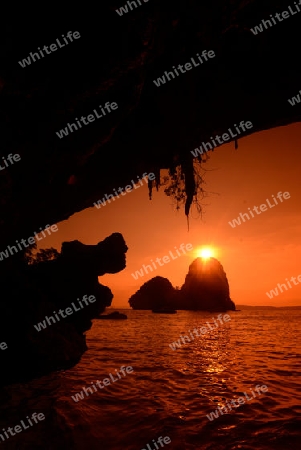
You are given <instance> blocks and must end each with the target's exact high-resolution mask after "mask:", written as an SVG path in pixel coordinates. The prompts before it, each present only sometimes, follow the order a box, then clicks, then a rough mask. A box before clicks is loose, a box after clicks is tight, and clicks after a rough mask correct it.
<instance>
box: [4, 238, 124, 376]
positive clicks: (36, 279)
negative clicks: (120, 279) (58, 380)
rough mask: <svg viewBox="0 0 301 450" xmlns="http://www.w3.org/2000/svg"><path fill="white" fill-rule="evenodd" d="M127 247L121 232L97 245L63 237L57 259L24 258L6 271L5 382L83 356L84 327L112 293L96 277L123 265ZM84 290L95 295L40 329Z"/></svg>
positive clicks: (64, 364)
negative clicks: (37, 326) (27, 261)
mask: <svg viewBox="0 0 301 450" xmlns="http://www.w3.org/2000/svg"><path fill="white" fill-rule="evenodd" d="M126 251H127V246H126V244H125V242H124V239H123V237H122V235H121V234H119V233H114V234H112V235H111V236H109V237H107V238H106V239H105V240H104V241H102V242H99V243H98V244H97V245H84V244H82V243H81V242H79V241H73V242H64V243H63V244H62V251H61V253H60V255H59V257H58V258H57V259H56V260H53V261H46V262H43V263H39V264H35V265H30V266H27V265H26V264H25V263H23V264H22V263H21V261H20V264H19V270H16V271H15V272H14V273H13V274H11V276H10V277H7V276H6V277H5V279H4V278H3V277H1V288H2V290H3V292H6V295H7V297H6V298H7V299H8V300H9V306H7V305H5V303H4V302H2V305H1V306H2V307H1V314H0V330H1V336H0V339H1V342H2V341H5V342H6V343H7V346H8V348H7V349H6V350H2V351H1V354H0V356H1V367H2V369H1V374H0V381H1V382H2V383H13V382H15V381H20V380H26V379H29V378H31V377H33V376H37V375H42V374H45V373H47V372H49V371H51V370H55V369H62V368H67V367H70V366H72V365H74V364H75V363H77V362H78V361H79V360H80V357H81V356H82V354H83V353H84V351H85V350H86V349H87V347H86V340H85V336H84V335H83V332H84V331H87V330H88V329H89V328H90V327H91V325H92V322H91V320H92V319H93V318H95V317H97V316H98V315H99V314H100V313H102V312H103V311H104V310H105V307H106V306H110V305H111V301H112V298H113V294H112V292H111V290H110V289H109V288H108V287H106V286H102V285H101V284H99V283H98V278H97V277H98V276H99V275H104V274H105V273H117V272H119V271H121V270H123V269H124V268H125V253H126ZM84 295H88V296H90V295H94V296H95V297H96V301H95V302H93V303H91V304H88V306H86V305H84V307H83V308H82V309H80V310H79V311H76V312H73V313H72V314H71V315H69V316H67V317H66V318H61V319H60V321H57V323H51V324H50V325H47V327H46V328H45V329H41V330H40V331H37V330H36V329H35V327H34V325H35V324H38V323H39V322H42V321H43V319H45V316H48V317H50V316H54V312H58V311H59V310H60V309H66V308H68V307H70V305H71V303H72V302H74V303H75V304H76V305H77V307H78V301H77V299H78V298H79V299H80V300H81V299H82V297H83V296H84ZM4 299H5V297H4ZM4 305H5V307H4ZM78 309H79V307H78Z"/></svg>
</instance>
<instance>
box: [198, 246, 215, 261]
mask: <svg viewBox="0 0 301 450" xmlns="http://www.w3.org/2000/svg"><path fill="white" fill-rule="evenodd" d="M213 254H214V252H213V250H212V249H211V248H209V247H204V248H201V249H200V250H198V252H197V256H198V258H203V259H209V258H212V257H213Z"/></svg>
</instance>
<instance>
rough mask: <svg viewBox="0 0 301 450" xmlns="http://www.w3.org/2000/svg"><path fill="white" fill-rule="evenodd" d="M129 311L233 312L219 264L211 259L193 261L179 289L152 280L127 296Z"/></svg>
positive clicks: (160, 279) (161, 281)
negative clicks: (168, 309)
mask: <svg viewBox="0 0 301 450" xmlns="http://www.w3.org/2000/svg"><path fill="white" fill-rule="evenodd" d="M129 304H130V306H131V307H132V308H133V309H147V310H154V309H155V310H156V309H162V308H173V309H176V310H179V309H181V310H192V311H198V310H200V311H229V310H231V311H235V309H236V308H235V304H234V302H233V301H232V300H231V298H230V292H229V283H228V280H227V276H226V273H225V271H224V269H223V266H222V265H221V263H220V262H219V261H218V260H217V259H215V258H208V259H205V258H197V259H195V260H194V261H193V262H192V263H191V264H190V266H189V270H188V273H187V275H186V277H185V282H184V284H183V286H182V287H181V289H175V288H174V287H173V286H172V284H171V283H170V281H169V280H168V279H167V278H163V277H159V276H158V277H155V278H152V279H151V280H149V281H147V282H146V283H144V284H143V285H142V286H141V288H140V289H139V290H138V291H137V292H136V293H135V294H134V295H132V296H131V298H130V299H129Z"/></svg>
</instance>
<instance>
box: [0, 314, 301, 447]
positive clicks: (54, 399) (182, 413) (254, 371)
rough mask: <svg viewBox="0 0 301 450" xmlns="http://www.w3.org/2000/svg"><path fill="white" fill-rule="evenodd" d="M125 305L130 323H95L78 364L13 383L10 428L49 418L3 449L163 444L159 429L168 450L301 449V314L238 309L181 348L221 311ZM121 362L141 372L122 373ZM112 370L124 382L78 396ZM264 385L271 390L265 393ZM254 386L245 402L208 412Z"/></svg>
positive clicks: (7, 410) (8, 392)
mask: <svg viewBox="0 0 301 450" xmlns="http://www.w3.org/2000/svg"><path fill="white" fill-rule="evenodd" d="M120 311H121V310H120ZM123 312H125V313H126V314H127V315H128V320H125V321H102V320H94V323H93V327H92V329H91V330H90V331H89V332H87V344H88V347H89V350H88V351H87V352H86V353H85V355H84V356H83V357H82V359H81V362H80V363H79V364H78V365H77V366H76V367H74V368H73V369H70V370H67V371H64V372H60V373H54V374H51V375H49V376H45V377H43V378H40V379H39V380H34V381H31V382H29V383H27V384H18V385H13V386H10V387H8V388H5V390H4V391H3V392H2V393H1V405H2V406H1V409H0V410H1V420H0V422H1V423H0V427H1V428H3V427H4V428H6V429H7V428H8V427H9V426H11V427H14V426H15V425H17V424H18V423H20V420H22V419H23V420H24V419H25V418H26V416H27V415H28V414H31V413H32V412H34V411H37V412H43V413H44V415H45V420H44V421H43V422H39V423H38V424H37V425H34V426H33V427H31V428H30V429H28V430H24V431H22V433H20V434H17V435H16V436H14V437H10V438H9V439H7V440H6V441H5V442H3V443H1V446H2V447H1V448H3V449H4V448H7V449H76V450H82V449H91V450H94V449H95V450H96V449H101V450H102V449H104V450H110V449H112V450H115V449H118V450H119V449H126V450H134V449H137V450H141V449H146V450H150V449H152V450H155V449H156V447H155V446H154V444H153V443H152V440H153V439H155V440H157V438H158V437H159V436H162V437H165V436H168V437H169V438H170V439H171V443H170V444H165V445H164V444H163V445H164V447H163V448H164V449H167V450H169V449H170V450H173V449H177V450H178V449H179V450H180V449H181V450H183V449H187V450H188V449H216V450H219V449H288V448H289V447H290V448H291V449H299V448H301V378H300V376H301V344H300V342H301V339H300V338H301V311H282V310H264V311H262V310H252V311H249V310H243V311H240V312H231V313H229V315H230V316H231V320H230V321H229V322H228V323H226V324H224V325H220V326H219V327H218V328H215V329H213V330H211V331H210V332H208V333H206V334H204V335H202V336H200V337H196V336H195V338H194V339H193V340H191V342H187V343H186V344H185V345H182V346H181V347H180V348H178V349H177V350H175V351H174V350H172V349H171V348H170V347H169V344H171V343H172V342H173V341H176V340H178V339H179V337H180V335H181V334H182V335H188V336H189V330H190V331H191V332H192V330H193V329H194V328H195V327H197V328H198V329H199V327H201V326H204V325H205V326H206V322H207V321H209V323H212V322H213V320H212V318H213V317H217V314H216V313H204V312H188V311H179V312H178V313H177V314H174V315H160V314H152V313H151V312H149V311H131V310H126V311H123ZM121 366H132V367H133V370H134V371H133V373H130V374H127V375H126V376H125V377H124V376H122V378H121V379H118V377H117V375H116V371H115V369H117V370H119V369H120V367H121ZM110 373H111V374H114V376H115V379H117V381H115V382H114V383H113V382H111V384H110V385H108V386H105V387H104V388H103V389H99V388H98V390H97V392H94V393H93V394H91V393H90V394H89V395H88V396H86V395H85V396H84V399H82V400H79V401H78V402H75V401H74V400H73V399H72V397H71V396H72V395H73V396H74V395H75V394H76V393H78V392H80V391H81V390H82V389H83V387H88V386H89V385H90V386H91V383H92V382H93V383H95V382H96V381H97V380H100V381H102V380H103V379H104V378H106V377H108V375H109V374H110ZM257 385H260V386H262V385H266V386H267V388H268V392H266V393H261V395H259V394H258V393H257V391H255V387H256V386H257ZM251 389H252V390H253V392H254V393H255V395H256V396H255V398H254V396H252V394H251ZM244 392H246V393H247V394H248V398H249V399H250V400H248V401H245V404H243V405H241V406H239V407H238V408H235V407H233V408H232V410H231V411H230V412H229V413H227V414H226V413H225V414H223V415H222V414H219V417H218V418H217V419H214V420H212V421H210V420H209V419H208V418H207V415H209V414H210V413H211V412H212V411H215V410H216V408H217V407H218V406H220V407H223V406H224V405H226V403H227V402H228V404H229V403H230V402H231V400H235V399H237V398H238V397H241V396H244ZM245 398H246V397H245ZM236 404H237V403H236ZM147 444H149V447H150V448H148V447H147ZM157 446H158V448H162V447H161V446H160V445H159V444H157Z"/></svg>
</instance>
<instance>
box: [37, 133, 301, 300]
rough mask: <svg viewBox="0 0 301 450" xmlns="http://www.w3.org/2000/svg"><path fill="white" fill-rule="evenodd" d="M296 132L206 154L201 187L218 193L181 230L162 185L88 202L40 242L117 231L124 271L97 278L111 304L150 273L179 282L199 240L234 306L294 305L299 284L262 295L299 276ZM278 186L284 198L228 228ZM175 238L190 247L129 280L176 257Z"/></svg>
mask: <svg viewBox="0 0 301 450" xmlns="http://www.w3.org/2000/svg"><path fill="white" fill-rule="evenodd" d="M300 135H301V124H294V125H290V126H287V127H281V128H277V129H274V130H269V131H264V132H261V133H255V134H253V135H252V136H250V137H246V138H243V139H240V140H239V141H238V145H239V148H238V150H235V149H234V143H230V144H225V145H223V146H221V147H219V148H217V149H216V150H215V151H214V152H210V160H209V161H208V162H207V163H206V164H205V166H204V167H205V168H206V169H211V170H212V171H210V172H207V174H206V178H205V180H206V185H205V186H204V189H205V190H207V191H210V192H215V193H218V195H215V194H212V195H210V197H209V198H207V199H206V200H205V203H206V206H204V215H203V218H202V219H201V218H200V217H198V218H197V213H196V211H192V214H191V217H190V231H189V232H188V231H187V222H186V217H185V214H184V210H183V209H181V210H180V211H176V210H175V206H174V204H173V202H172V200H171V198H169V197H167V196H166V195H165V194H164V192H163V188H161V189H160V190H159V192H156V191H154V193H153V200H152V201H150V200H149V199H148V191H147V188H146V186H143V187H141V188H139V189H137V190H134V191H132V192H130V193H128V194H127V195H126V196H124V197H120V198H119V199H116V200H115V202H112V203H111V204H107V205H106V206H104V207H101V208H100V209H96V208H95V207H91V208H89V209H86V210H84V211H82V212H81V213H78V214H75V215H73V216H72V217H71V218H70V219H69V220H67V221H63V222H60V223H58V228H59V231H58V232H56V233H53V234H52V235H51V236H49V237H47V238H45V239H43V240H42V241H41V242H40V244H42V246H43V248H48V247H51V246H52V247H55V248H57V249H58V250H60V246H61V243H62V242H63V241H69V240H74V239H78V240H80V241H81V242H83V243H85V244H96V243H97V242H99V241H101V240H103V239H104V238H105V237H106V236H108V235H110V234H111V233H113V232H120V233H122V234H123V236H124V238H125V241H126V243H127V246H128V247H129V250H128V252H127V267H126V269H124V270H123V271H122V272H120V273H118V274H115V275H105V276H104V277H100V278H99V281H100V282H101V283H102V284H105V285H107V286H109V287H110V288H111V290H112V292H113V294H114V299H113V303H112V306H114V307H128V302H127V301H128V299H129V297H130V296H131V295H132V294H133V293H134V292H136V290H137V289H138V288H139V287H140V286H141V285H142V284H143V283H145V282H146V281H147V280H149V279H150V278H152V277H154V276H158V275H160V276H163V277H167V278H168V279H169V280H170V281H171V283H172V284H173V285H174V286H181V285H182V284H183V283H184V278H185V275H186V273H187V271H188V266H189V264H190V263H191V262H192V260H193V259H194V258H195V257H196V250H197V249H199V248H200V247H201V246H203V245H210V246H212V247H213V248H214V249H215V251H216V254H215V256H216V257H217V259H219V261H220V262H221V264H222V265H223V267H224V270H225V272H226V274H227V277H228V281H229V284H230V295H231V298H232V299H233V301H234V302H235V303H236V304H248V305H274V306H286V305H287V306H292V305H301V300H300V298H301V283H300V285H297V286H293V283H291V284H292V286H293V287H292V288H291V289H289V290H288V291H287V292H284V293H282V294H279V295H278V297H275V298H274V299H271V300H270V299H269V298H268V297H267V295H266V292H267V291H270V290H271V289H273V288H275V287H276V286H277V284H278V283H285V282H286V280H285V278H288V279H290V278H291V277H292V276H294V277H297V276H298V275H301V264H300V263H299V262H298V261H299V260H300V256H301V244H300V242H301V239H300V238H301V230H300V225H299V223H300V218H301V212H300V206H301V201H300V197H301V183H300V167H301V152H300V149H299V145H298V144H299V142H300ZM200 144H201V142H200ZM190 150H193V149H190V148H189V149H187V151H190ZM137 175H139V176H140V175H142V174H137ZM129 181H130V180H129ZM118 187H119V186H116V188H118ZM122 187H124V186H122ZM279 191H282V192H286V191H288V192H289V193H290V195H291V198H290V199H288V200H284V202H283V203H280V204H279V205H277V206H275V207H274V208H268V209H267V211H265V212H262V213H261V214H260V215H257V214H256V213H255V212H253V214H254V216H255V217H254V218H252V219H250V220H249V221H248V220H247V221H246V222H245V223H242V224H241V225H239V226H236V227H235V228H232V227H231V226H230V225H229V224H228V222H229V221H232V220H233V219H234V218H236V217H238V216H239V213H240V212H241V213H245V212H248V207H250V208H253V207H254V206H258V207H259V206H260V205H261V204H262V203H266V199H269V201H270V203H273V202H272V195H274V196H275V197H276V194H277V193H278V192H279ZM110 193H111V192H108V194H110ZM182 243H184V244H188V243H191V244H192V245H193V250H192V251H190V252H187V254H186V255H183V256H181V257H178V258H177V259H176V260H173V261H170V262H169V263H167V264H164V266H163V267H159V268H158V269H157V270H154V271H153V272H152V273H150V274H149V275H144V276H143V277H139V278H138V279H137V280H134V278H133V277H132V275H131V273H133V272H135V271H136V270H139V269H140V268H141V267H142V265H143V264H149V263H150V260H151V259H153V260H155V259H156V258H157V257H159V258H161V257H163V256H164V255H168V253H169V251H170V250H171V251H172V250H173V251H174V254H176V253H175V249H174V247H179V246H180V245H181V244H182Z"/></svg>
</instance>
